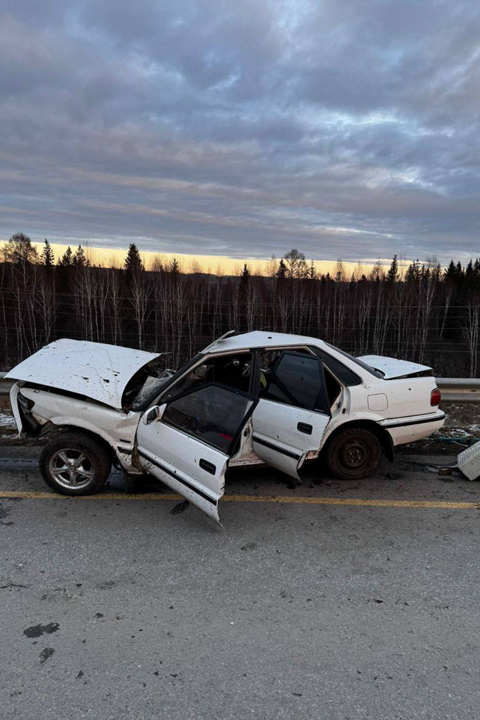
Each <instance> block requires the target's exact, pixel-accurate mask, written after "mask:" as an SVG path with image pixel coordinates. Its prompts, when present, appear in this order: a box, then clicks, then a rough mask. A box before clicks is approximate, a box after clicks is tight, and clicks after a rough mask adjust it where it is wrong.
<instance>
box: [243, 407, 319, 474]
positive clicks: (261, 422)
mask: <svg viewBox="0 0 480 720" xmlns="http://www.w3.org/2000/svg"><path fill="white" fill-rule="evenodd" d="M329 421H330V416H329V415H325V414H323V413H319V412H315V411H313V410H305V409H304V408H298V407H293V406H291V405H283V404H281V403H278V402H273V401H271V400H266V399H265V398H261V399H260V400H259V403H258V405H257V407H256V408H255V410H254V412H253V415H252V424H253V449H254V451H255V454H256V455H257V457H258V458H260V459H261V460H263V462H265V463H267V465H271V466H272V467H274V468H277V470H281V471H282V472H284V473H286V474H287V475H290V476H291V477H294V478H297V479H298V480H300V476H299V474H298V471H299V469H300V468H301V467H302V465H303V463H304V461H305V458H306V456H307V455H308V453H310V452H318V450H319V449H320V445H321V443H322V439H323V435H324V433H325V428H326V427H327V425H328V423H329ZM299 425H300V426H301V425H303V426H310V428H311V432H310V433H308V434H306V433H305V432H301V431H299V430H298V426H299Z"/></svg>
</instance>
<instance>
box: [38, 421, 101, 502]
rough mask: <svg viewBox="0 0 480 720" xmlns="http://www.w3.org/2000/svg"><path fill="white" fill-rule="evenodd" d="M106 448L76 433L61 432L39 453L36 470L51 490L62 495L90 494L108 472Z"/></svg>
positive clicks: (96, 489) (97, 487)
mask: <svg viewBox="0 0 480 720" xmlns="http://www.w3.org/2000/svg"><path fill="white" fill-rule="evenodd" d="M111 468H112V463H111V460H110V455H109V452H108V449H107V448H105V447H104V445H102V443H100V442H98V441H97V440H95V439H94V438H90V437H88V436H87V435H82V434H80V433H67V432H66V433H61V434H60V435H58V436H57V437H56V438H54V439H53V440H51V441H50V442H49V444H48V445H47V446H46V447H45V448H44V450H43V452H42V454H41V456H40V472H41V473H42V476H43V479H44V480H45V482H46V483H47V485H49V486H50V487H51V488H52V490H55V491H56V492H59V493H62V494H63V495H92V494H93V493H96V492H99V491H100V490H101V489H102V487H103V486H104V485H105V482H106V480H107V478H108V476H109V475H110V470H111Z"/></svg>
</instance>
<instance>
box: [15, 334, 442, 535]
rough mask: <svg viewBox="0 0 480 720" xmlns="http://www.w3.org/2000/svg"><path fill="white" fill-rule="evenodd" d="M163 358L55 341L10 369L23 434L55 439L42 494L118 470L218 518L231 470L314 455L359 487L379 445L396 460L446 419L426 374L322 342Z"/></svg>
mask: <svg viewBox="0 0 480 720" xmlns="http://www.w3.org/2000/svg"><path fill="white" fill-rule="evenodd" d="M160 357H161V356H159V355H155V354H153V353H147V352H142V351H138V350H131V349H127V348H122V347H117V346H113V345H104V344H100V343H91V342H82V341H76V340H59V341H57V342H53V343H51V344H50V345H47V346H46V347H44V348H43V349H42V350H40V351H39V352H37V353H35V354H34V355H32V356H31V357H29V358H28V359H27V360H25V361H24V362H22V363H20V364H19V365H17V366H16V367H15V368H14V369H13V370H11V371H10V372H9V373H8V375H7V377H8V378H11V379H14V380H16V383H15V384H14V386H13V388H12V390H11V404H12V408H13V412H14V415H15V419H16V422H17V426H18V429H19V432H20V433H21V434H22V435H25V436H39V435H42V436H43V435H45V434H46V433H51V439H50V442H49V443H48V444H47V446H46V447H45V448H44V450H43V452H42V455H41V459H40V467H41V472H42V475H43V477H44V478H45V480H46V482H47V483H48V485H49V486H50V487H52V488H53V489H54V490H56V491H58V492H61V493H65V494H68V495H86V494H89V493H93V492H97V491H99V490H100V489H101V488H102V487H103V485H104V484H105V482H106V480H107V477H108V475H109V473H110V469H111V464H112V462H114V463H115V464H117V465H119V466H120V467H121V468H123V470H124V471H125V472H126V473H127V474H129V475H131V474H139V475H141V474H145V473H147V474H149V475H153V476H155V477H156V478H157V479H159V480H161V481H162V482H163V483H165V484H166V485H168V486H169V487H170V488H172V489H173V490H174V491H175V492H178V493H180V494H181V495H183V496H184V497H185V498H186V499H187V500H189V501H190V502H191V503H193V504H195V505H197V506H198V507H199V508H200V509H201V510H203V511H204V512H205V513H206V514H207V515H209V516H210V517H212V518H214V519H215V520H217V521H218V520H219V515H218V504H219V500H220V498H221V497H222V495H223V494H224V489H225V471H226V469H227V467H231V466H233V465H251V464H256V463H265V464H266V465H270V466H272V467H274V468H277V469H278V470H281V471H282V472H284V473H286V474H287V475H290V476H292V477H293V478H297V479H299V478H300V473H301V471H302V467H303V466H304V463H305V462H306V461H313V460H317V459H318V458H319V456H321V458H322V459H324V461H325V464H326V465H327V468H328V471H329V473H330V474H332V475H334V476H335V477H337V478H345V479H361V478H365V477H368V476H369V475H371V474H372V473H373V472H374V471H375V469H376V467H377V465H378V463H379V461H380V457H381V454H382V451H383V452H384V453H385V454H386V455H387V457H388V458H390V459H391V460H393V452H394V447H395V446H396V445H401V444H402V443H409V442H413V441H415V440H419V439H421V438H424V437H426V436H427V435H429V434H430V433H432V432H434V431H435V430H438V429H439V428H441V426H442V425H443V422H444V418H445V415H444V413H443V412H442V411H441V410H439V408H438V405H439V402H440V391H439V390H438V388H437V387H436V384H435V379H434V378H433V376H432V371H431V369H430V368H428V367H426V366H424V365H418V364H415V363H411V362H406V361H403V360H395V359H393V358H386V357H377V356H368V357H364V358H354V357H352V356H351V355H348V354H347V353H345V352H343V351H342V350H339V349H338V348H335V347H333V346H331V345H329V344H328V343H326V342H323V341H322V340H319V339H317V338H311V337H301V336H297V335H285V334H280V333H268V332H251V333H246V334H243V335H236V336H224V337H222V338H220V339H219V340H217V341H215V342H214V343H213V344H212V345H210V346H208V347H207V348H205V350H203V351H202V352H201V353H200V354H198V355H197V356H196V357H194V358H193V359H192V360H191V361H190V362H189V363H187V364H186V365H185V366H184V367H182V368H181V369H180V370H178V371H177V372H173V371H161V370H159V365H160V362H159V358H160Z"/></svg>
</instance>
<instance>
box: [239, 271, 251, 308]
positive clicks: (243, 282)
mask: <svg viewBox="0 0 480 720" xmlns="http://www.w3.org/2000/svg"><path fill="white" fill-rule="evenodd" d="M249 282H250V271H249V269H248V266H247V263H245V265H244V266H243V270H242V272H241V273H240V285H239V293H240V297H241V299H242V300H244V299H245V297H246V294H247V290H248V284H249Z"/></svg>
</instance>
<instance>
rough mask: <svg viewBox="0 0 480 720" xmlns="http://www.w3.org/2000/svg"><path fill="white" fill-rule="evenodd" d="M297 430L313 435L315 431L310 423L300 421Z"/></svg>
mask: <svg viewBox="0 0 480 720" xmlns="http://www.w3.org/2000/svg"><path fill="white" fill-rule="evenodd" d="M297 430H298V431H299V432H301V433H305V435H311V434H312V432H313V427H312V426H311V425H309V424H308V423H302V422H299V423H298V425H297Z"/></svg>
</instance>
